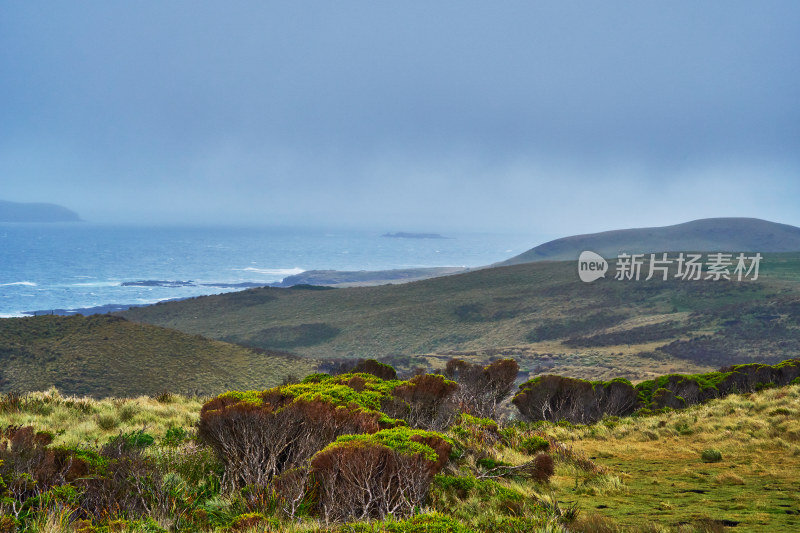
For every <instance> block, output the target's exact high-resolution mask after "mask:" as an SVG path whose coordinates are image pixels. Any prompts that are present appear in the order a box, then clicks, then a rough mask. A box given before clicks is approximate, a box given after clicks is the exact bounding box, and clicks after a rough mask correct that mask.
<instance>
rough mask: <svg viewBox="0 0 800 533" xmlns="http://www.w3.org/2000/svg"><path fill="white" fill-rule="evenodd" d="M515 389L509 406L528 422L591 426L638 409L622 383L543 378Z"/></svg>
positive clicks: (627, 386)
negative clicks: (587, 424) (516, 390)
mask: <svg viewBox="0 0 800 533" xmlns="http://www.w3.org/2000/svg"><path fill="white" fill-rule="evenodd" d="M519 389H520V390H519V392H518V393H517V394H516V395H515V396H514V399H513V400H512V403H513V404H514V405H515V406H516V407H517V409H518V410H519V412H520V414H521V415H522V416H523V417H524V418H525V419H527V420H530V421H536V420H547V421H550V422H558V421H560V420H566V421H568V422H572V423H592V422H596V421H598V420H600V419H602V418H603V416H606V415H613V416H622V415H628V414H630V413H632V412H633V411H634V410H635V409H636V408H637V407H638V406H639V402H638V397H637V394H636V390H635V389H634V388H633V385H632V384H631V383H630V382H629V381H628V380H626V379H614V380H612V381H608V382H603V381H594V382H592V381H586V380H583V379H577V378H568V377H562V376H554V375H545V376H538V377H535V378H533V379H531V380H529V381H527V382H525V383H523V384H522V385H520V386H519Z"/></svg>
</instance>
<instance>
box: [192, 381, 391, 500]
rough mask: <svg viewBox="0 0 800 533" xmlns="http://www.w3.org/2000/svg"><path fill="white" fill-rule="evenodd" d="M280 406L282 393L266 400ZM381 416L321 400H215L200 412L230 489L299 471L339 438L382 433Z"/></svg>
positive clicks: (204, 436)
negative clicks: (349, 434)
mask: <svg viewBox="0 0 800 533" xmlns="http://www.w3.org/2000/svg"><path fill="white" fill-rule="evenodd" d="M265 398H269V399H274V400H275V401H276V403H277V404H278V405H279V406H280V405H282V404H285V403H286V400H285V398H283V397H281V396H280V395H279V394H272V395H271V396H265ZM378 418H379V413H377V412H369V411H365V410H363V409H360V408H358V407H356V406H351V407H339V408H337V407H336V405H334V404H332V403H328V402H325V401H322V400H313V401H295V402H293V403H290V404H288V405H285V406H282V407H280V408H274V407H273V405H272V404H270V403H264V404H262V405H257V404H254V403H248V402H238V403H237V402H229V401H226V399H224V398H223V399H220V398H216V399H215V400H212V401H210V402H209V403H207V404H206V405H204V406H203V408H202V410H201V412H200V426H199V430H198V436H199V437H200V438H201V439H202V440H204V441H205V442H207V443H208V444H209V445H211V447H212V448H213V449H214V451H215V452H216V454H217V456H218V457H219V459H220V460H221V461H222V462H223V464H224V465H225V476H224V480H223V481H224V483H225V484H226V485H227V486H228V487H242V486H245V485H266V484H267V483H268V482H269V481H270V480H271V479H272V478H273V477H275V476H277V475H279V474H281V473H282V472H284V471H286V470H288V469H290V468H294V467H298V466H301V465H302V464H303V463H304V462H305V461H306V460H307V459H309V458H310V457H311V456H312V455H314V453H316V452H317V451H319V450H321V449H322V448H323V447H325V446H326V445H327V444H328V443H330V442H332V441H333V440H334V439H336V437H338V436H339V435H343V434H346V433H374V432H375V431H378V429H380V428H379V424H378Z"/></svg>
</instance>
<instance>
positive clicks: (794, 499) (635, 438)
mask: <svg viewBox="0 0 800 533" xmlns="http://www.w3.org/2000/svg"><path fill="white" fill-rule="evenodd" d="M799 409H800V387H798V386H796V385H793V386H789V387H783V388H778V389H772V390H767V391H762V392H759V393H754V394H747V395H731V396H728V397H726V398H722V399H718V400H712V401H710V402H708V403H707V404H703V405H698V406H694V407H690V408H688V409H685V410H681V411H673V412H670V413H666V414H660V415H656V416H650V417H643V418H623V419H618V420H608V421H605V422H599V423H597V424H594V425H592V426H577V427H557V426H553V425H548V426H547V429H545V431H546V432H547V433H548V434H550V435H552V436H555V437H558V438H559V439H562V440H564V441H569V442H570V443H571V444H572V445H573V446H574V447H575V448H578V449H581V450H583V451H584V452H585V453H586V454H587V455H588V456H589V457H590V458H592V459H593V460H594V461H595V462H596V463H598V464H599V465H602V466H604V467H606V468H608V469H609V472H612V473H613V474H614V475H616V476H618V478H619V480H620V481H621V485H620V486H619V488H618V489H612V490H603V487H596V486H595V485H594V484H593V482H592V481H591V480H590V479H588V478H586V477H585V476H582V475H581V474H580V473H576V472H574V471H572V470H570V469H569V468H563V467H561V468H559V469H558V470H557V472H556V476H555V479H554V487H555V488H556V491H555V494H556V495H558V497H559V498H560V499H562V500H563V501H565V502H575V503H578V504H579V505H580V506H581V508H582V509H584V510H585V511H586V512H589V511H590V510H594V511H595V512H597V513H599V514H601V515H602V516H604V517H606V518H608V519H610V520H612V521H613V522H615V523H617V524H619V525H621V526H627V527H630V528H633V529H636V528H640V527H644V526H645V525H646V524H647V521H648V520H655V521H657V522H659V523H660V524H664V525H672V526H677V525H678V524H681V523H688V522H699V521H703V520H705V521H708V522H716V523H718V524H725V523H727V524H729V525H731V524H733V523H737V526H736V528H735V529H734V530H736V531H777V532H780V531H786V532H789V531H797V530H798V528H800V494H798V492H797V479H798V476H800V419H798V417H797V416H796V415H797V413H798V410H799ZM710 449H714V450H717V451H719V452H720V454H721V460H719V461H714V462H706V459H704V452H706V450H710ZM714 459H716V457H715V458H714Z"/></svg>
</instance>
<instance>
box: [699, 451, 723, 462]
mask: <svg viewBox="0 0 800 533" xmlns="http://www.w3.org/2000/svg"><path fill="white" fill-rule="evenodd" d="M700 459H702V460H703V462H704V463H718V462H720V461H722V452H720V451H719V450H716V449H713V448H709V449H707V450H703V452H702V453H701V454H700Z"/></svg>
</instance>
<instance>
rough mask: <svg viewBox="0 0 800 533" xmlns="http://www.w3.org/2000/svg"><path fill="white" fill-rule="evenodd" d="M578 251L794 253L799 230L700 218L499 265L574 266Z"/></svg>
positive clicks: (543, 249)
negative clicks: (551, 263)
mask: <svg viewBox="0 0 800 533" xmlns="http://www.w3.org/2000/svg"><path fill="white" fill-rule="evenodd" d="M584 250H592V251H594V252H596V253H598V254H600V255H602V256H603V257H606V258H613V257H617V255H618V254H619V253H621V252H626V253H628V254H631V253H650V252H663V251H681V250H683V251H689V250H693V251H698V252H761V253H764V252H800V228H797V227H795V226H789V225H787V224H777V223H775V222H768V221H766V220H760V219H757V218H705V219H702V220H694V221H691V222H685V223H683V224H675V225H674V226H664V227H659V228H633V229H624V230H615V231H604V232H602V233H591V234H587V235H574V236H571V237H564V238H563V239H556V240H553V241H550V242H546V243H544V244H541V245H539V246H537V247H535V248H532V249H530V250H528V251H527V252H523V253H521V254H520V255H517V256H515V257H512V258H511V259H508V260H507V261H503V262H502V263H499V264H500V265H516V264H519V263H529V262H531V261H570V260H577V259H578V255H580V253H581V252H582V251H584Z"/></svg>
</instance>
